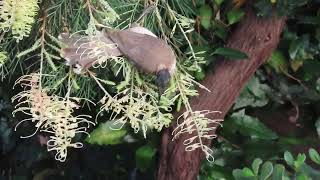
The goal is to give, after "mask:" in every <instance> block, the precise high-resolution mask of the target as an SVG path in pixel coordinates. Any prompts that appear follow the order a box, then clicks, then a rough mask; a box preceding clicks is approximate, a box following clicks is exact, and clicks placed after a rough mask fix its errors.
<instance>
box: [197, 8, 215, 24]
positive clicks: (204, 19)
mask: <svg viewBox="0 0 320 180" xmlns="http://www.w3.org/2000/svg"><path fill="white" fill-rule="evenodd" d="M199 13H200V24H201V25H202V26H203V27H204V28H205V29H209V28H210V27H211V18H212V9H211V7H210V6H208V5H204V6H202V7H200V9H199Z"/></svg>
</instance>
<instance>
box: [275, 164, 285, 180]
mask: <svg viewBox="0 0 320 180" xmlns="http://www.w3.org/2000/svg"><path fill="white" fill-rule="evenodd" d="M284 172H285V168H284V166H283V165H281V164H277V165H275V166H274V170H273V174H272V180H282V179H283V177H284Z"/></svg>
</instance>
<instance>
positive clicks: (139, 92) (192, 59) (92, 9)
mask: <svg viewBox="0 0 320 180" xmlns="http://www.w3.org/2000/svg"><path fill="white" fill-rule="evenodd" d="M150 6H152V7H154V8H153V10H151V11H150V13H149V14H147V15H146V16H145V17H142V18H141V17H140V15H141V13H142V12H143V10H144V9H146V8H148V7H150ZM192 6H193V3H192V0H185V1H179V0H155V1H148V0H145V1H138V0H136V1H128V0H84V1H67V0H53V1H50V2H46V1H43V2H41V3H40V7H41V11H40V12H39V14H40V19H39V21H36V22H37V23H36V24H35V25H34V26H35V27H38V29H35V31H33V32H31V33H32V34H33V38H34V39H32V40H30V39H29V41H28V42H26V40H22V42H19V44H18V47H19V48H17V49H11V50H10V52H9V56H10V58H9V60H8V62H7V63H5V65H9V66H7V69H9V71H10V70H11V69H12V68H11V67H12V64H17V63H15V61H17V62H21V61H18V60H19V59H20V60H26V59H32V60H33V63H32V64H28V66H27V67H25V68H27V69H29V70H32V71H37V72H38V73H37V75H36V76H35V75H32V76H30V77H32V78H38V79H37V80H36V81H35V80H32V81H35V82H32V83H31V84H29V85H28V86H29V88H30V90H28V91H24V92H21V93H19V94H18V95H17V96H16V97H15V98H14V99H21V98H26V100H25V101H24V102H25V103H19V106H18V109H17V110H16V111H15V112H18V111H22V112H24V113H27V114H28V115H31V116H32V118H30V119H26V120H25V121H28V120H30V121H32V122H35V123H36V127H37V129H40V130H42V131H45V132H48V133H49V134H51V135H50V140H49V141H48V150H49V151H50V150H56V151H57V152H58V153H57V155H56V159H58V160H60V161H64V160H65V158H66V155H67V153H66V152H67V150H66V148H67V147H76V148H77V147H80V144H78V143H71V141H72V138H73V137H74V135H75V134H76V133H78V132H85V130H86V127H82V128H80V127H78V126H79V125H80V124H82V123H83V122H84V123H88V124H89V123H90V121H87V120H86V119H85V118H86V117H87V116H84V117H82V116H76V117H74V116H73V115H72V114H73V109H74V108H76V107H78V104H77V103H76V102H74V101H72V98H69V97H70V96H71V95H72V96H74V97H76V98H81V99H86V100H85V102H88V101H94V102H100V103H99V104H98V105H99V106H100V113H102V112H108V114H110V117H109V118H110V120H114V121H113V122H114V123H116V124H120V126H121V127H122V126H123V125H125V124H128V123H129V124H130V126H131V127H132V128H133V129H134V132H136V133H137V132H139V131H141V132H142V134H143V135H144V137H147V132H148V131H151V130H153V129H154V130H156V131H161V130H162V129H163V128H164V127H168V126H169V124H170V123H171V122H172V121H174V118H173V115H172V113H173V111H172V108H173V107H176V108H177V110H180V109H181V107H182V106H184V110H185V112H184V113H183V115H182V116H181V117H180V118H179V120H178V122H179V125H178V127H177V129H176V130H175V131H174V133H175V134H174V139H176V138H178V137H179V135H180V134H182V133H193V134H194V135H195V136H194V137H193V138H191V139H188V140H186V141H185V145H186V150H188V151H190V150H195V149H197V148H200V149H201V150H203V151H204V153H205V154H206V156H207V159H208V160H213V158H212V156H211V153H212V151H211V149H210V148H209V147H207V146H205V145H204V143H203V140H204V139H209V140H210V139H212V138H214V137H215V136H214V135H213V134H212V133H213V130H214V128H215V127H212V125H218V124H219V123H218V122H219V121H220V120H211V119H208V118H207V117H206V116H207V115H208V114H209V113H211V112H208V111H205V110H204V111H193V110H192V108H191V105H190V104H189V98H190V97H191V96H197V95H198V91H197V90H196V88H198V87H200V88H205V87H203V86H202V85H201V84H199V83H197V82H196V81H195V78H194V77H193V76H191V75H190V74H191V73H193V72H197V71H199V69H200V66H201V65H202V64H204V63H205V62H204V60H203V57H202V54H203V53H204V52H195V51H194V47H193V42H192V40H191V39H190V37H192V36H193V35H195V34H196V33H195V32H194V29H193V28H194V26H195V20H194V16H195V12H194V11H193V10H192V8H191V7H192ZM15 7H18V6H15ZM29 17H31V16H29ZM137 20H139V22H137V23H140V25H141V26H144V27H146V28H148V29H150V30H151V31H152V32H154V33H155V34H156V35H157V36H159V38H162V39H164V40H165V41H166V42H167V43H168V44H169V45H170V46H171V47H172V48H173V49H174V50H175V54H176V58H177V60H178V61H177V69H176V72H175V73H174V75H173V77H172V78H171V81H170V85H169V87H168V89H167V90H166V91H165V93H164V94H163V95H162V96H161V97H159V94H158V91H157V87H156V86H155V78H154V76H153V75H149V74H146V73H143V72H140V71H138V70H137V69H136V67H135V66H132V64H130V63H129V61H127V59H126V58H125V57H112V56H102V55H101V54H103V53H102V52H103V50H104V48H106V46H107V47H108V48H110V47H112V46H114V44H105V43H104V44H103V43H102V41H101V42H99V38H96V37H98V36H99V34H100V31H101V28H116V29H125V28H128V27H130V26H131V25H132V24H133V23H135V22H136V21H137ZM30 22H32V21H30ZM29 24H30V23H29ZM39 29H40V31H39ZM61 32H67V33H70V34H73V35H74V34H75V35H76V36H78V35H79V37H80V36H82V37H85V36H87V37H85V38H91V39H95V42H96V43H97V44H99V46H97V47H95V48H91V49H87V50H86V52H89V54H90V56H91V57H96V58H97V61H96V62H95V64H94V65H93V66H92V67H91V68H90V69H88V70H86V69H82V72H83V73H84V74H86V75H84V74H75V73H73V72H72V68H69V67H67V66H66V64H65V61H64V60H63V59H61V58H60V47H61V46H63V44H62V43H61V42H60V41H59V39H58V38H57V37H58V35H59V34H60V33H61ZM12 36H13V37H15V36H16V35H15V33H14V32H12V33H11V34H10V33H8V34H6V35H5V40H4V41H3V47H4V51H8V48H9V47H11V46H12V44H13V43H14V42H11V41H9V40H8V39H9V38H10V37H12ZM23 36H25V34H24V35H23ZM19 38H20V37H19ZM20 39H21V38H20ZM20 39H19V40H20ZM26 44H28V46H27V45H26ZM21 49H22V50H21ZM37 57H40V59H39V58H37ZM13 62H14V63H13ZM22 64H23V63H22ZM16 66H17V65H16ZM16 66H15V67H16ZM25 68H23V69H25ZM67 69H68V70H69V71H66V70H67ZM44 74H47V76H44ZM28 77H29V76H28ZM23 80H24V79H23ZM23 80H22V81H23ZM29 82H31V80H30V79H29ZM88 84H90V85H88ZM97 89H100V91H99V92H102V95H101V93H97ZM63 96H65V97H64V98H59V97H63ZM35 102H46V103H47V104H44V105H41V107H37V106H35ZM51 104H53V105H54V107H51ZM26 105H27V106H26ZM35 108H44V109H35ZM52 108H54V109H52ZM27 111H29V112H27ZM62 113H63V114H64V115H62ZM100 113H98V114H100ZM40 116H41V117H40ZM99 117H100V116H97V117H96V119H97V120H99ZM49 119H50V120H49ZM52 119H54V120H52ZM23 122H24V121H23ZM97 122H98V121H97ZM118 127H119V126H118ZM62 129H63V130H64V131H63V132H62V131H61V130H62ZM61 133H64V134H65V136H62V134H61Z"/></svg>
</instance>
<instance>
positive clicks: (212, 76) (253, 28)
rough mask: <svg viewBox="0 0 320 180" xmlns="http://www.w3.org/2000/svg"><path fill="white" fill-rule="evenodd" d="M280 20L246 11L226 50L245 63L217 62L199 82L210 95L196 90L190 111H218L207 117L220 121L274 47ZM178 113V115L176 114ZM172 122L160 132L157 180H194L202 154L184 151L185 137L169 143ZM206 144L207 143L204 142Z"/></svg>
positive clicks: (280, 23) (283, 20)
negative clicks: (243, 57) (233, 51)
mask: <svg viewBox="0 0 320 180" xmlns="http://www.w3.org/2000/svg"><path fill="white" fill-rule="evenodd" d="M284 24H285V18H284V17H276V16H274V17H269V18H259V17H257V16H255V14H254V13H252V12H251V11H250V10H248V12H247V14H246V17H245V18H244V19H243V21H242V22H241V23H240V24H239V25H238V27H237V28H236V29H235V31H234V32H233V33H232V35H231V37H230V39H229V40H228V43H227V47H231V48H234V49H239V50H241V51H243V52H245V53H246V54H247V55H248V56H249V59H248V60H239V61H235V60H221V61H219V62H217V64H216V66H215V68H214V70H213V71H212V72H210V73H209V74H208V75H207V76H206V78H205V80H204V81H203V82H202V83H201V84H203V85H204V86H206V87H207V88H208V89H210V90H211V92H207V91H205V90H202V89H200V90H199V94H200V96H198V97H195V98H193V99H191V105H192V108H193V110H212V111H216V110H218V111H221V112H222V114H219V115H218V116H217V115H214V116H212V117H211V118H223V117H224V116H225V114H226V113H227V112H228V110H229V108H230V107H231V106H232V105H233V103H234V101H235V100H236V98H237V96H238V95H239V93H240V92H241V89H242V88H243V86H244V85H245V84H246V82H247V81H248V80H249V79H250V77H251V76H252V75H253V74H254V72H255V71H256V70H257V68H258V67H259V66H260V65H261V64H263V63H264V62H265V60H266V59H267V58H268V57H269V56H270V55H271V53H272V51H273V50H274V49H275V48H276V47H277V44H278V42H279V39H280V35H281V32H282V29H283V27H284ZM180 113H181V112H180ZM174 128H175V123H173V124H172V126H171V127H170V128H168V129H167V130H165V131H164V132H163V136H162V144H161V152H160V161H159V169H158V174H157V179H158V180H195V179H196V177H197V175H198V173H199V169H200V164H201V160H202V159H203V153H202V152H201V151H200V150H196V151H193V152H186V151H185V147H184V145H183V141H184V140H185V139H187V138H188V135H182V136H180V138H179V139H178V140H175V141H171V139H172V135H171V133H172V130H173V129H174ZM206 143H207V144H208V145H210V143H211V142H206Z"/></svg>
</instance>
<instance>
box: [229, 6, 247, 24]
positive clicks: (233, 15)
mask: <svg viewBox="0 0 320 180" xmlns="http://www.w3.org/2000/svg"><path fill="white" fill-rule="evenodd" d="M244 15H245V12H244V11H243V10H241V9H232V10H231V11H229V12H228V13H227V18H228V22H229V25H231V24H234V23H237V22H239V21H240V20H241V19H242V17H243V16H244Z"/></svg>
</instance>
